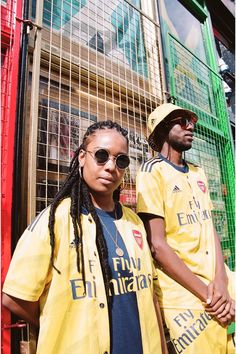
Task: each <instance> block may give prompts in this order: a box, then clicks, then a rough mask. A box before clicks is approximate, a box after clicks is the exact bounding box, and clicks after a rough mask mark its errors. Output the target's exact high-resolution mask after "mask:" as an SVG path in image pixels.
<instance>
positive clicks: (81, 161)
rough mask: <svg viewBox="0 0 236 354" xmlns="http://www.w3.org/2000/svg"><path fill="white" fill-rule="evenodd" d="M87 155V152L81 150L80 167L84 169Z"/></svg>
mask: <svg viewBox="0 0 236 354" xmlns="http://www.w3.org/2000/svg"><path fill="white" fill-rule="evenodd" d="M85 155H86V151H84V150H80V152H79V156H78V160H79V164H80V167H84V164H85Z"/></svg>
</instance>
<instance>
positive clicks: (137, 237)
mask: <svg viewBox="0 0 236 354" xmlns="http://www.w3.org/2000/svg"><path fill="white" fill-rule="evenodd" d="M132 231H133V235H134V239H135V241H136V242H137V244H138V245H139V247H140V248H141V250H142V249H143V237H142V234H141V232H140V231H138V230H132Z"/></svg>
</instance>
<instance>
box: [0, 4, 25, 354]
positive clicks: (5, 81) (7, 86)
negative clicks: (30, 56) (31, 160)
mask: <svg viewBox="0 0 236 354" xmlns="http://www.w3.org/2000/svg"><path fill="white" fill-rule="evenodd" d="M22 8H23V4H22V0H8V1H7V3H6V5H4V4H3V2H2V3H1V47H2V52H3V55H2V68H1V75H2V80H1V81H2V84H1V85H2V87H1V126H2V131H1V138H2V144H1V191H2V199H1V231H2V238H1V257H2V258H1V259H2V269H1V283H3V281H4V279H5V276H6V273H7V270H8V267H9V263H10V260H11V238H12V229H11V223H12V191H13V172H14V171H13V166H14V140H15V125H16V107H17V89H18V72H19V55H20V45H21V26H22V25H21V22H19V21H16V17H19V18H21V17H22ZM10 323H11V315H10V313H9V311H7V310H6V309H5V308H2V335H1V338H2V341H1V349H2V353H4V354H10V352H11V341H10V338H11V336H10V335H11V333H10V331H9V330H6V329H4V326H7V325H10Z"/></svg>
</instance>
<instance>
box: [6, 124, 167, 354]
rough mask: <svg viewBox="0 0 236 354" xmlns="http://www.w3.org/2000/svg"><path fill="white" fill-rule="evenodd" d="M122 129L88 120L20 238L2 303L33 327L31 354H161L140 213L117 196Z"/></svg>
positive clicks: (124, 141)
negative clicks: (54, 186)
mask: <svg viewBox="0 0 236 354" xmlns="http://www.w3.org/2000/svg"><path fill="white" fill-rule="evenodd" d="M128 166H129V157H128V138H127V131H126V130H124V129H123V128H121V126H120V125H119V124H117V123H114V122H112V121H103V122H98V123H94V124H93V125H91V126H90V127H89V128H88V129H87V132H86V133H85V135H84V138H83V142H82V144H81V146H80V147H79V148H78V149H77V151H76V152H75V155H74V157H73V159H72V161H71V164H70V171H69V174H68V177H67V179H66V181H65V182H64V184H63V186H62V187H61V189H60V190H59V192H58V193H57V194H56V196H55V198H54V199H53V202H52V204H51V205H50V206H49V207H48V208H46V209H45V210H43V211H42V212H41V213H40V214H39V215H38V216H37V218H36V219H35V220H34V221H33V222H32V224H31V225H29V226H28V228H27V229H26V231H25V232H24V234H23V235H22V237H21V238H20V240H19V242H18V245H17V248H16V250H15V252H14V255H13V259H12V261H11V264H10V268H9V271H8V274H7V277H6V280H5V283H4V287H3V292H4V294H3V304H4V305H5V306H6V307H7V308H8V309H10V310H11V311H12V312H14V313H15V314H16V315H18V316H19V317H20V318H22V319H24V320H26V321H27V322H29V323H30V324H31V325H33V326H35V327H39V333H38V341H37V351H36V352H37V354H40V353H43V354H52V353H53V354H62V353H63V354H96V353H97V354H105V353H106V354H107V353H111V354H161V353H165V352H166V347H165V344H164V342H163V332H162V324H161V322H160V316H159V307H158V304H157V303H156V302H155V301H154V300H153V279H154V278H155V277H156V274H155V270H154V267H153V264H152V261H151V257H150V251H149V248H148V244H147V241H146V234H145V230H144V227H143V224H142V222H141V220H140V219H139V217H138V216H137V215H136V214H135V213H134V212H133V211H131V210H130V209H128V208H126V207H124V206H122V205H121V204H120V203H119V190H120V184H121V181H122V178H123V176H124V173H125V169H126V168H127V167H128Z"/></svg>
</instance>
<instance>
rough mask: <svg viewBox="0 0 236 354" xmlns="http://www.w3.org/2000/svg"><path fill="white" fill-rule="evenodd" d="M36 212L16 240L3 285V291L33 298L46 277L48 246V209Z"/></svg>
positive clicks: (27, 298) (38, 292)
mask: <svg viewBox="0 0 236 354" xmlns="http://www.w3.org/2000/svg"><path fill="white" fill-rule="evenodd" d="M43 214H44V215H41V214H39V216H38V217H37V218H36V219H35V220H34V222H33V223H32V224H31V225H29V227H28V228H27V229H26V230H25V232H24V233H23V235H22V236H21V238H20V239H19V241H18V244H17V246H16V249H15V251H14V254H13V257H12V260H11V263H10V267H9V270H8V273H7V276H6V279H5V282H4V285H3V292H4V293H6V294H8V295H11V296H14V297H16V298H19V299H22V300H26V301H37V300H38V299H39V297H40V295H41V294H42V292H43V290H44V288H45V285H46V283H47V281H48V272H49V267H50V255H51V246H50V240H49V231H48V212H47V211H46V212H45V213H43Z"/></svg>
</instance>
